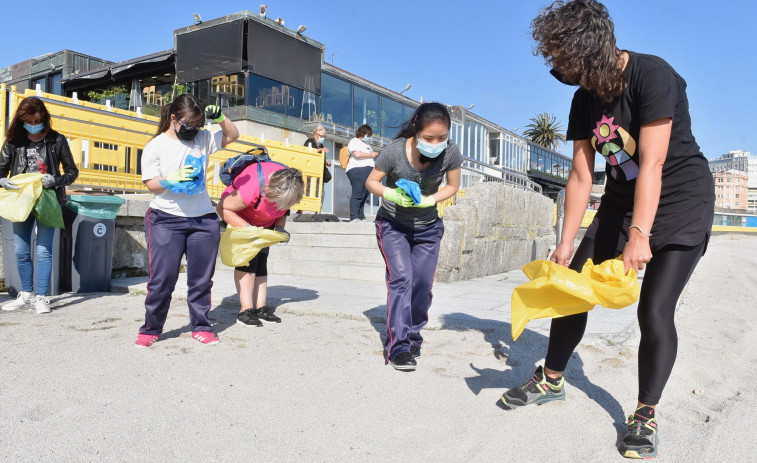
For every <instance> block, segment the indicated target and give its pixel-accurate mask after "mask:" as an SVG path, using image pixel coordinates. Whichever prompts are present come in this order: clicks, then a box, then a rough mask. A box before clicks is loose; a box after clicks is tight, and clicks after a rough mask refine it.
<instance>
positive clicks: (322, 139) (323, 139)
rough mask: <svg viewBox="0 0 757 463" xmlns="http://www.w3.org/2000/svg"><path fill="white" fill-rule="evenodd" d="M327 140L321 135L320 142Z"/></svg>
mask: <svg viewBox="0 0 757 463" xmlns="http://www.w3.org/2000/svg"><path fill="white" fill-rule="evenodd" d="M324 141H326V139H325V138H324V137H321V138H319V139H318V143H320V144H323V142H324Z"/></svg>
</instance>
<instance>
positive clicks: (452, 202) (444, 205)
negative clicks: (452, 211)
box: [436, 190, 465, 217]
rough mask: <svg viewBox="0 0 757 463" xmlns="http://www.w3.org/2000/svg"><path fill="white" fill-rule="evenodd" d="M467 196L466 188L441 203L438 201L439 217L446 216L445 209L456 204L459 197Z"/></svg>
mask: <svg viewBox="0 0 757 463" xmlns="http://www.w3.org/2000/svg"><path fill="white" fill-rule="evenodd" d="M463 196H465V190H457V193H455V195H454V196H452V197H450V198H447V199H445V200H444V201H442V202H440V203H436V210H437V211H439V217H444V209H446V208H448V207H450V206H454V205H455V202H457V200H458V199H460V198H462V197H463Z"/></svg>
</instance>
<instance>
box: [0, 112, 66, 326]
mask: <svg viewBox="0 0 757 463" xmlns="http://www.w3.org/2000/svg"><path fill="white" fill-rule="evenodd" d="M60 166H62V167H63V173H62V174H61V169H60ZM31 172H39V173H41V174H43V176H42V186H43V187H44V188H52V189H54V190H55V193H56V195H57V196H58V201H60V202H62V201H63V199H64V197H65V186H66V185H70V184H71V183H73V182H74V180H76V177H78V176H79V169H77V168H76V164H75V163H74V159H73V157H72V156H71V150H70V149H69V147H68V142H67V141H66V138H65V137H64V136H63V135H61V134H59V133H58V132H56V131H55V130H53V129H52V127H51V125H50V113H49V112H48V111H47V108H46V107H45V104H44V103H43V102H42V100H40V99H39V98H36V97H28V98H26V99H24V100H23V101H21V103H20V104H19V105H18V109H17V110H16V114H15V115H14V116H13V119H12V121H11V123H10V126H9V127H8V132H7V133H6V136H5V143H4V144H3V148H2V156H0V187H2V188H5V189H6V190H17V189H18V187H17V186H16V185H15V184H14V183H13V180H11V179H10V178H8V177H13V176H14V175H18V174H23V173H31ZM35 221H36V219H35V217H34V215H33V214H29V217H28V218H27V219H26V221H24V222H14V223H13V244H14V251H15V254H16V264H17V265H18V274H19V277H20V279H21V291H20V292H19V294H18V297H17V298H16V300H15V301H12V302H9V303H7V304H5V305H3V306H2V309H3V310H16V309H20V308H22V307H34V309H35V310H36V311H37V313H49V312H50V301H49V299H47V297H46V295H47V289H48V285H49V283H50V275H51V273H52V247H53V236H54V232H55V229H54V228H50V227H46V226H45V225H43V224H42V223H40V222H39V221H36V226H37V244H36V249H35V254H36V262H37V279H36V283H37V284H36V291H34V290H35V287H34V286H35V285H34V266H33V264H32V262H33V259H32V255H31V235H32V230H33V229H34V225H35Z"/></svg>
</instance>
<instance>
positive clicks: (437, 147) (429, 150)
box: [417, 138, 448, 158]
mask: <svg viewBox="0 0 757 463" xmlns="http://www.w3.org/2000/svg"><path fill="white" fill-rule="evenodd" d="M447 143H448V140H444V141H443V142H439V143H429V142H427V141H423V140H421V139H420V138H418V139H417V146H418V151H420V152H421V154H422V155H424V156H426V157H427V158H435V157H437V156H439V155H440V154H442V151H444V150H445V149H446V148H447Z"/></svg>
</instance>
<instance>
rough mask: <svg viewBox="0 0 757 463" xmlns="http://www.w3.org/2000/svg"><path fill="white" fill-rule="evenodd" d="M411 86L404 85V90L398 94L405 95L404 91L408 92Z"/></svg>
mask: <svg viewBox="0 0 757 463" xmlns="http://www.w3.org/2000/svg"><path fill="white" fill-rule="evenodd" d="M412 86H413V84H407V85H405V89H404V90H402V91H401V92H400V94H402V93H405V92H406V91H408V90H410V87H412Z"/></svg>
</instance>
